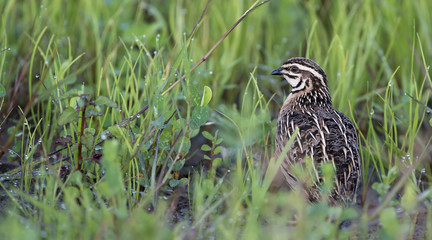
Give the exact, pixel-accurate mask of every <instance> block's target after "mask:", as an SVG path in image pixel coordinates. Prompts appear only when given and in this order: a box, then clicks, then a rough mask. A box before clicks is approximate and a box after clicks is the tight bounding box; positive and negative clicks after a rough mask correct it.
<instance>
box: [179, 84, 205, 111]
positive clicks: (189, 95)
mask: <svg viewBox="0 0 432 240" xmlns="http://www.w3.org/2000/svg"><path fill="white" fill-rule="evenodd" d="M188 90H189V91H188ZM182 94H183V97H184V99H185V101H186V102H187V101H188V99H190V103H191V105H192V107H198V106H200V98H201V96H200V94H199V92H198V90H197V89H196V87H194V86H189V87H188V88H185V89H183V91H182Z"/></svg>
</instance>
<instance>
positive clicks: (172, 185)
mask: <svg viewBox="0 0 432 240" xmlns="http://www.w3.org/2000/svg"><path fill="white" fill-rule="evenodd" d="M179 182H180V181H179V180H177V179H174V178H172V179H170V180H169V185H170V187H176V186H177V185H178V184H179Z"/></svg>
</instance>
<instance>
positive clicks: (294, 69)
mask: <svg viewBox="0 0 432 240" xmlns="http://www.w3.org/2000/svg"><path fill="white" fill-rule="evenodd" d="M290 70H291V72H293V73H298V72H300V69H299V68H298V67H296V66H293V67H291V69H290Z"/></svg>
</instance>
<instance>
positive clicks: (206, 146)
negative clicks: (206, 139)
mask: <svg viewBox="0 0 432 240" xmlns="http://www.w3.org/2000/svg"><path fill="white" fill-rule="evenodd" d="M201 150H203V151H210V150H211V147H210V146H209V145H207V144H203V145H202V146H201Z"/></svg>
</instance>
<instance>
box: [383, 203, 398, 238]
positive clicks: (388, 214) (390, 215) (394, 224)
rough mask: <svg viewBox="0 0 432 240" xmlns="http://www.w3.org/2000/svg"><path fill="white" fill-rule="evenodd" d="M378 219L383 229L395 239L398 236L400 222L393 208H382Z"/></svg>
mask: <svg viewBox="0 0 432 240" xmlns="http://www.w3.org/2000/svg"><path fill="white" fill-rule="evenodd" d="M380 221H381V225H382V227H383V229H384V231H386V232H387V234H388V235H389V236H392V237H395V239H396V238H397V237H400V236H398V235H399V231H398V230H399V229H400V224H399V221H398V217H397V214H396V211H395V209H394V208H387V209H384V210H383V211H382V213H381V215H380Z"/></svg>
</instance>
